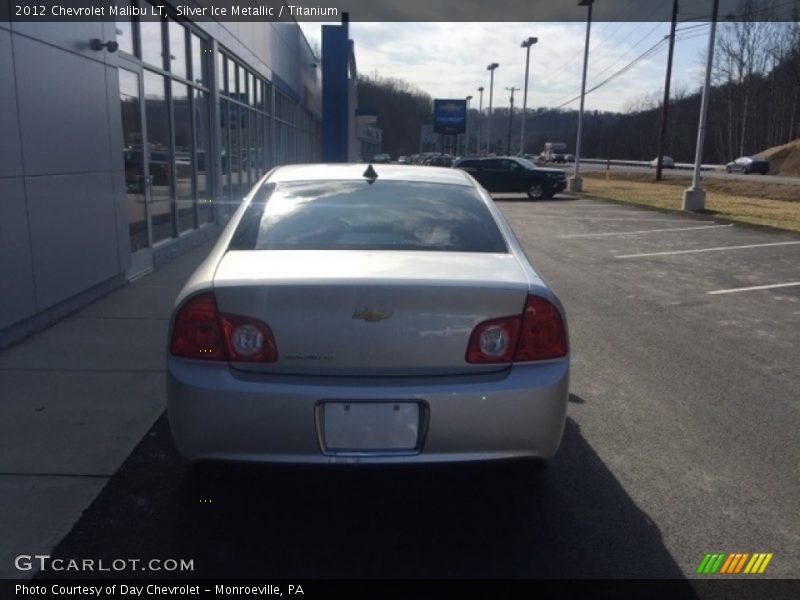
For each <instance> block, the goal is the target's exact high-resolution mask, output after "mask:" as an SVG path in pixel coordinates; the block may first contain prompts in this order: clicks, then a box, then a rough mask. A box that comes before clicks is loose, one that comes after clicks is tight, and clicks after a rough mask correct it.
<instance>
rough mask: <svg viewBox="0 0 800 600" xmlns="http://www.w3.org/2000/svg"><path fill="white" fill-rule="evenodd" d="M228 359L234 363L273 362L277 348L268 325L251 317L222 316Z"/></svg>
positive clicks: (276, 354) (276, 357) (275, 358)
mask: <svg viewBox="0 0 800 600" xmlns="http://www.w3.org/2000/svg"><path fill="white" fill-rule="evenodd" d="M222 329H223V330H224V331H225V341H226V343H227V349H228V358H229V359H230V360H231V361H235V362H275V361H276V360H278V347H277V346H276V345H275V338H274V337H273V335H272V330H271V329H270V328H269V325H267V324H266V323H264V322H263V321H260V320H259V319H254V318H252V317H242V316H239V315H229V314H223V315H222Z"/></svg>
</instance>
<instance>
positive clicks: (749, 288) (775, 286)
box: [706, 281, 800, 295]
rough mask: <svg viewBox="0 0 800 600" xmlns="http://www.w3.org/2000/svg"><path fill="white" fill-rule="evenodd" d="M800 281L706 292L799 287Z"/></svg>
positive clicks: (719, 292) (713, 293) (723, 292)
mask: <svg viewBox="0 0 800 600" xmlns="http://www.w3.org/2000/svg"><path fill="white" fill-rule="evenodd" d="M799 285H800V281H792V282H791V283H773V284H771V285H754V286H752V287H742V288H731V289H729V290H714V291H713V292H706V294H712V295H716V294H735V293H736V292H753V291H755V290H772V289H775V288H786V287H797V286H799Z"/></svg>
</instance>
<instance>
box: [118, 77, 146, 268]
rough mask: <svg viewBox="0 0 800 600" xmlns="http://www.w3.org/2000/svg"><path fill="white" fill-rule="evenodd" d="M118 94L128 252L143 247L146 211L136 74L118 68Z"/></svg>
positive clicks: (144, 244) (137, 79)
mask: <svg viewBox="0 0 800 600" xmlns="http://www.w3.org/2000/svg"><path fill="white" fill-rule="evenodd" d="M119 95H120V102H121V109H122V111H121V112H122V136H123V144H124V145H123V149H122V153H123V156H124V157H125V195H126V197H127V205H128V231H129V237H130V242H131V252H136V251H137V250H141V249H142V248H147V246H148V240H147V213H146V212H145V177H144V156H143V154H144V148H143V147H142V118H141V105H140V102H139V77H138V75H136V73H132V72H130V71H126V70H125V69H120V70H119Z"/></svg>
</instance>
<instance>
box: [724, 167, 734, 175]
mask: <svg viewBox="0 0 800 600" xmlns="http://www.w3.org/2000/svg"><path fill="white" fill-rule="evenodd" d="M725 172H726V173H728V174H730V173H733V169H731V168H730V167H725Z"/></svg>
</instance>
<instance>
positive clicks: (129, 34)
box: [114, 2, 134, 55]
mask: <svg viewBox="0 0 800 600" xmlns="http://www.w3.org/2000/svg"><path fill="white" fill-rule="evenodd" d="M119 5H120V8H123V7H128V6H130V2H120V3H119ZM114 27H115V29H116V31H117V43H118V44H119V49H120V51H121V52H127V53H128V54H131V55H133V54H134V48H133V23H132V22H131V19H130V17H128V18H127V19H126V18H125V17H120V18H119V20H118V21H117V22H116V23H115V26H114Z"/></svg>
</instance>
